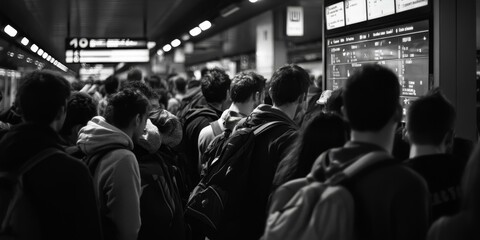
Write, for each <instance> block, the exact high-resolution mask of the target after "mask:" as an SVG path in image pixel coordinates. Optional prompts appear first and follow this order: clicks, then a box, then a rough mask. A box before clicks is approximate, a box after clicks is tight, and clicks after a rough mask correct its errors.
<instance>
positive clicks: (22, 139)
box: [0, 123, 62, 169]
mask: <svg viewBox="0 0 480 240" xmlns="http://www.w3.org/2000/svg"><path fill="white" fill-rule="evenodd" d="M59 141H60V138H59V137H58V134H57V133H56V132H55V131H54V130H53V129H52V128H50V127H49V126H44V125H40V124H35V123H21V124H19V125H15V126H13V127H12V128H11V129H10V130H9V131H8V132H6V133H5V135H4V136H3V137H2V138H1V140H0V169H16V168H18V167H19V166H21V164H23V163H24V162H25V161H26V160H27V159H29V158H30V157H32V156H33V155H35V154H36V153H38V152H39V151H41V150H43V149H45V148H48V147H55V148H58V149H62V147H61V146H60V144H59Z"/></svg>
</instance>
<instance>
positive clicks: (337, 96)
mask: <svg viewBox="0 0 480 240" xmlns="http://www.w3.org/2000/svg"><path fill="white" fill-rule="evenodd" d="M342 106H343V88H337V89H335V90H333V91H332V94H331V95H330V97H329V98H328V99H327V101H326V103H325V111H328V112H334V113H336V114H339V115H340V116H342Z"/></svg>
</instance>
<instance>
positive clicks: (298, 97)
mask: <svg viewBox="0 0 480 240" xmlns="http://www.w3.org/2000/svg"><path fill="white" fill-rule="evenodd" d="M309 85H310V76H309V75H308V73H307V72H306V71H305V70H304V69H303V68H301V67H299V66H297V65H286V66H283V67H281V68H279V69H277V71H275V73H273V76H272V78H271V80H270V83H269V86H270V89H269V94H270V97H271V99H272V102H273V104H274V105H276V106H282V105H286V104H292V103H296V102H298V103H302V101H303V100H304V99H305V97H306V93H307V91H308V87H309Z"/></svg>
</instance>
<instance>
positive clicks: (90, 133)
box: [77, 116, 133, 155]
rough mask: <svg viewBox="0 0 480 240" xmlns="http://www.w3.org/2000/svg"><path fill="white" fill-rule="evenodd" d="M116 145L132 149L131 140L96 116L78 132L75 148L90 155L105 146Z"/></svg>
mask: <svg viewBox="0 0 480 240" xmlns="http://www.w3.org/2000/svg"><path fill="white" fill-rule="evenodd" d="M111 145H118V146H122V147H125V148H127V149H129V150H132V149H133V142H132V139H131V138H130V137H129V136H128V135H127V134H126V133H124V132H123V131H122V130H120V129H118V128H117V127H115V126H113V125H111V124H109V123H107V122H106V121H105V118H103V117H101V116H96V117H94V118H92V120H90V121H88V123H87V125H86V126H85V127H83V128H82V129H80V131H79V132H78V141H77V146H78V147H79V148H80V149H81V150H82V152H84V153H85V154H86V155H91V154H93V153H95V152H97V151H99V150H101V149H103V148H104V147H106V146H111Z"/></svg>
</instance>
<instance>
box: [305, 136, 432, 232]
mask: <svg viewBox="0 0 480 240" xmlns="http://www.w3.org/2000/svg"><path fill="white" fill-rule="evenodd" d="M372 151H385V150H384V149H383V148H381V147H379V146H377V145H373V144H368V143H360V142H347V143H346V144H345V146H343V147H342V148H336V149H332V150H330V152H329V155H328V157H327V159H329V163H327V164H325V165H324V166H327V167H326V168H322V167H319V166H320V164H319V163H318V162H317V163H315V164H314V167H313V169H312V172H313V174H314V176H315V177H316V178H317V179H318V180H320V181H323V180H325V179H327V178H329V177H331V176H332V175H333V174H335V173H337V172H339V171H340V170H343V169H344V168H345V167H347V166H348V165H349V164H351V162H352V161H351V160H354V159H355V158H359V157H361V156H363V155H364V154H367V153H369V152H372ZM343 185H344V186H345V187H346V188H347V189H348V190H349V191H350V193H351V194H352V196H353V199H354V202H355V229H356V235H357V237H358V239H370V240H377V239H378V240H388V239H411V240H415V239H418V240H420V239H425V236H426V233H427V230H428V189H427V185H426V183H425V180H423V178H422V177H420V176H419V175H418V174H417V173H415V172H414V171H413V170H411V169H409V168H408V167H406V166H403V165H401V164H400V163H399V161H397V160H394V159H389V160H385V161H384V162H382V163H378V165H375V166H373V167H371V168H369V169H367V170H366V171H363V172H360V173H359V174H358V175H356V176H354V177H352V178H351V179H349V180H348V181H346V182H344V183H343Z"/></svg>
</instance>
